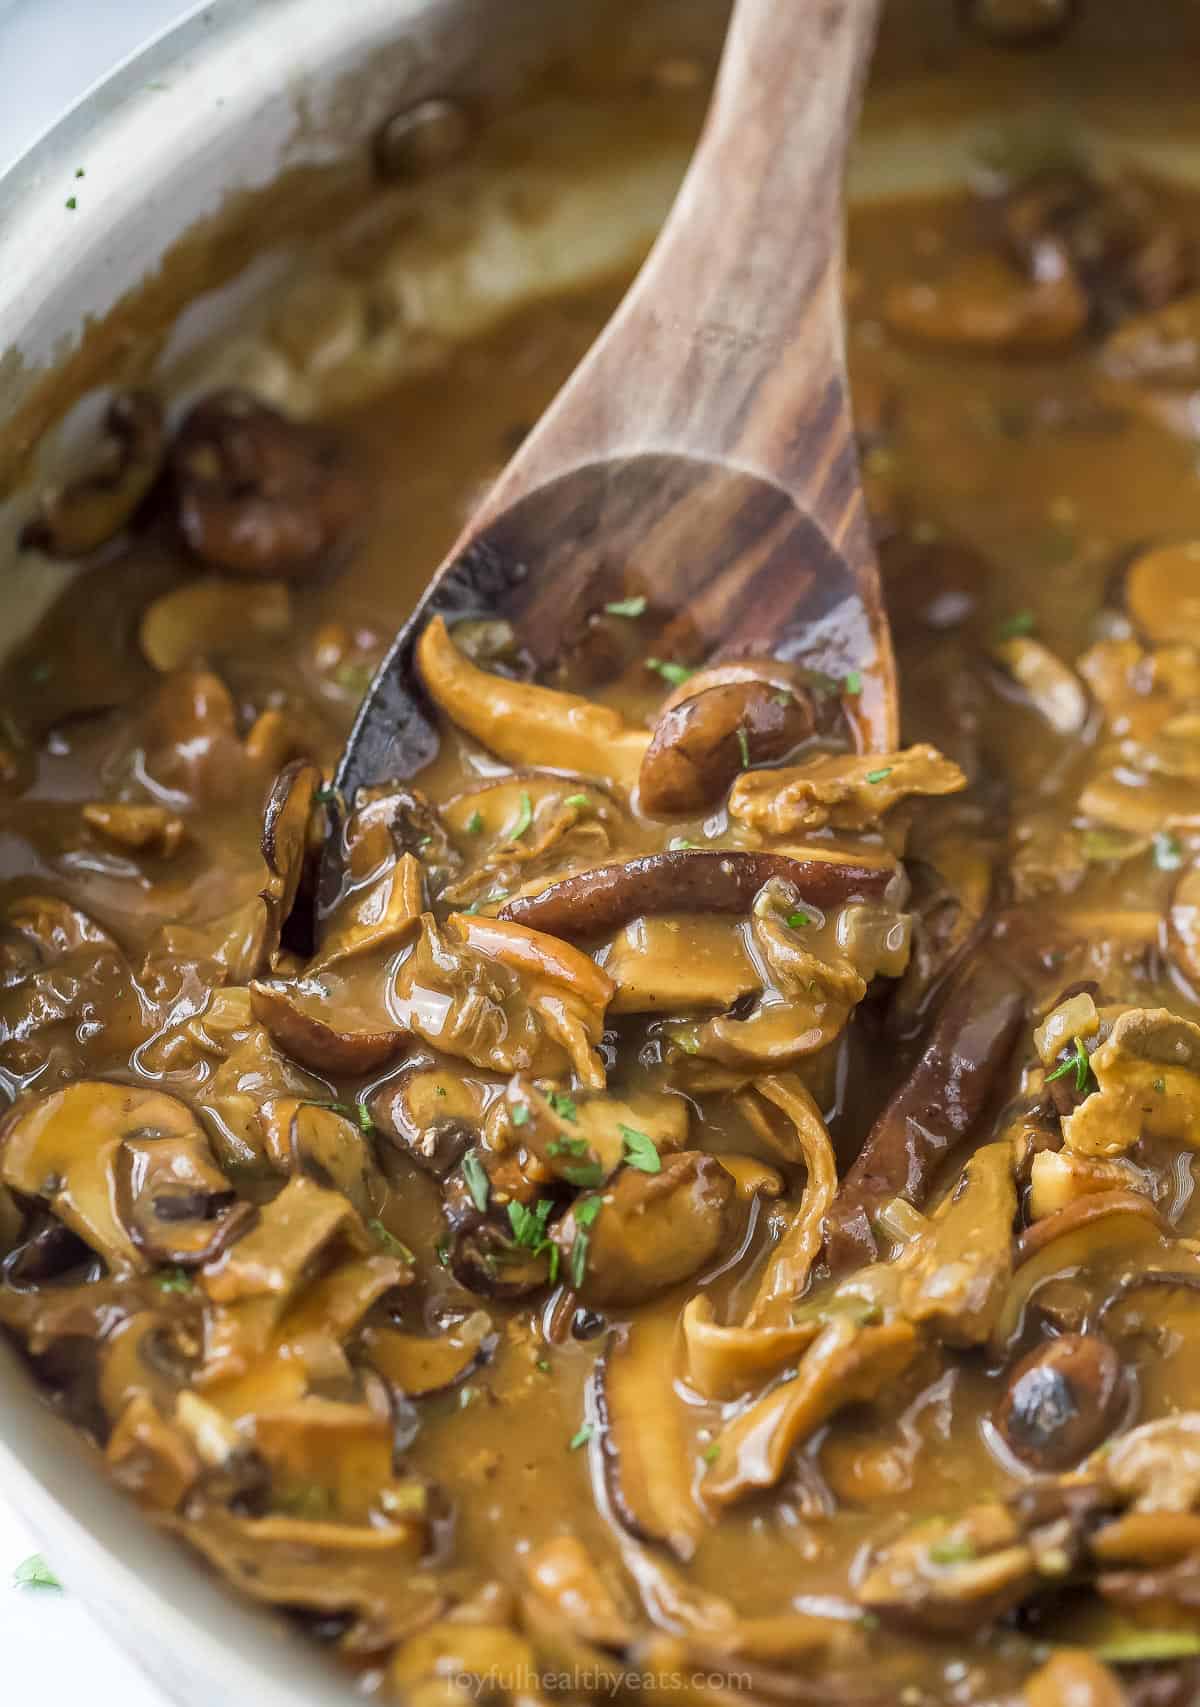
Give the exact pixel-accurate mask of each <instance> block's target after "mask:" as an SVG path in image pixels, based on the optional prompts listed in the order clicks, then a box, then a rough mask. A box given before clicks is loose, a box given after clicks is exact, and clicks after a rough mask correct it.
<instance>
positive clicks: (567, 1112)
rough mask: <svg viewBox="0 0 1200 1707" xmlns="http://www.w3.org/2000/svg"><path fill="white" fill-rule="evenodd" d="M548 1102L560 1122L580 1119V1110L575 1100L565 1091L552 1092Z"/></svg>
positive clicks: (547, 1099)
mask: <svg viewBox="0 0 1200 1707" xmlns="http://www.w3.org/2000/svg"><path fill="white" fill-rule="evenodd" d="M546 1101H547V1102H548V1103H549V1104H550V1107H551V1108H552V1109H553V1110H554V1112H555V1114H557V1115H558V1117H559V1119H560V1120H578V1119H579V1109H578V1108H577V1107H576V1105H575V1098H574V1097H569V1096H568V1095H567V1094H566V1092H565V1091H551V1092H550V1095H549V1096H548V1097H547V1098H546Z"/></svg>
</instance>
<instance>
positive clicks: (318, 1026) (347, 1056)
mask: <svg viewBox="0 0 1200 1707" xmlns="http://www.w3.org/2000/svg"><path fill="white" fill-rule="evenodd" d="M250 1011H251V1012H252V1013H253V1015H254V1017H255V1019H256V1020H257V1021H258V1022H259V1024H260V1025H262V1026H265V1028H266V1030H267V1031H268V1032H269V1033H270V1035H271V1038H272V1039H273V1041H274V1042H275V1043H277V1044H278V1045H279V1047H280V1049H282V1050H283V1052H284V1054H285V1055H290V1056H291V1058H292V1060H293V1061H298V1062H299V1063H300V1065H301V1066H302V1067H310V1068H311V1069H312V1070H313V1072H316V1073H329V1074H331V1075H332V1076H333V1077H334V1078H348V1077H357V1076H361V1075H363V1074H366V1073H373V1072H374V1071H375V1069H376V1068H377V1067H382V1066H383V1065H384V1063H385V1062H387V1061H390V1060H391V1059H392V1057H393V1056H394V1055H397V1054H399V1052H400V1050H401V1049H402V1048H403V1047H404V1044H405V1040H406V1039H407V1037H408V1033H407V1032H406V1031H405V1030H404V1029H403V1027H400V1026H389V1025H386V1024H383V1023H381V1022H380V1020H379V1019H378V1018H377V1017H375V1016H373V1015H370V1014H364V1013H362V1012H361V1011H359V1010H356V1009H355V1008H354V1007H353V1006H351V1005H349V1004H347V1003H346V1002H345V1001H344V1000H333V1001H331V1000H330V999H329V997H328V995H327V994H326V991H325V989H324V987H323V986H321V985H317V984H313V983H309V982H307V981H306V980H305V979H302V978H301V979H297V980H295V981H294V982H290V983H289V982H284V981H283V980H282V979H271V980H266V979H263V980H255V981H254V982H253V983H252V984H251V985H250Z"/></svg>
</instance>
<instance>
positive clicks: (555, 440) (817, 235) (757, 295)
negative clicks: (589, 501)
mask: <svg viewBox="0 0 1200 1707" xmlns="http://www.w3.org/2000/svg"><path fill="white" fill-rule="evenodd" d="M878 12H879V0H738V4H737V6H736V9H735V12H734V16H733V21H732V23H731V25H730V31H729V37H728V40H727V43H726V47H725V53H724V57H723V60H722V64H721V70H720V74H719V77H718V81H717V87H716V92H715V95H714V98H713V103H712V106H711V108H710V112H709V117H708V121H707V124H706V126H705V131H704V135H703V137H702V139H701V142H700V145H699V147H698V149H697V151H696V155H695V158H694V160H693V162H692V164H691V167H690V169H689V171H688V174H687V177H686V178H685V180H684V183H683V186H682V188H681V190H680V192H679V196H678V198H677V200H676V203H675V206H674V209H673V210H672V213H671V216H670V218H669V219H668V221H667V224H666V226H665V227H664V229H663V231H662V234H661V235H660V237H659V240H658V242H657V244H656V245H655V248H654V250H653V251H652V253H651V255H650V258H649V259H648V261H647V262H646V265H645V266H644V267H643V269H642V271H641V273H640V274H639V276H638V279H637V281H636V283H635V284H634V286H633V288H632V289H631V291H630V292H629V294H628V296H627V297H626V298H625V301H624V302H623V303H622V305H621V307H620V308H619V310H618V311H617V314H616V315H615V317H614V319H613V320H612V321H611V322H610V324H609V326H608V328H607V329H606V331H605V332H604V334H603V335H602V336H601V338H600V340H599V341H598V343H597V344H596V345H595V346H594V347H593V349H592V350H591V351H590V353H589V354H588V356H587V357H586V359H585V360H584V362H583V363H582V364H581V366H580V367H579V369H578V370H577V372H576V373H575V375H574V376H573V378H572V380H571V381H570V383H569V384H568V385H567V386H566V388H565V389H564V390H563V392H562V393H561V394H560V396H559V398H558V399H557V401H556V402H555V404H554V405H553V406H552V408H551V409H550V410H549V411H548V413H547V414H546V416H545V417H544V418H543V420H542V422H541V424H540V425H539V427H538V429H537V430H536V431H535V433H534V434H532V435H531V437H530V439H529V440H527V441H526V445H525V446H524V447H523V449H522V451H521V452H520V453H519V454H518V456H517V457H516V459H515V460H514V462H513V464H512V465H511V466H510V468H509V470H508V471H507V474H506V476H505V477H504V478H503V479H502V480H501V482H500V484H499V486H498V487H497V489H496V490H495V492H494V493H493V494H492V495H491V500H490V501H489V502H488V503H487V504H486V505H485V510H486V511H490V512H492V513H493V514H494V513H496V512H498V511H499V510H501V509H504V508H507V507H508V506H510V505H511V504H513V503H514V502H515V501H517V500H518V499H519V498H520V497H522V496H523V495H524V494H525V493H526V492H528V491H530V490H532V489H533V488H534V487H536V486H538V485H541V484H543V483H544V482H546V481H547V480H550V479H553V478H554V477H555V476H556V475H559V474H562V473H565V472H567V471H568V470H569V469H571V468H573V467H578V466H579V465H580V464H581V463H586V462H591V461H599V460H602V459H606V458H611V457H615V456H625V455H636V454H638V453H643V452H667V453H672V454H675V455H684V456H695V457H698V458H701V459H704V460H707V461H711V462H716V463H725V464H729V465H732V466H734V467H737V468H740V469H742V470H744V471H746V472H748V473H753V474H757V475H759V476H761V477H764V478H766V479H768V480H771V481H773V482H774V483H776V484H777V485H779V486H781V487H782V488H783V489H784V490H785V491H786V492H787V493H788V495H789V496H790V497H791V498H792V499H793V500H794V501H795V502H796V503H797V504H798V505H799V506H800V507H801V509H803V510H805V511H807V513H808V514H809V515H811V516H812V517H813V519H814V520H815V521H816V522H817V524H818V526H820V528H821V529H822V531H823V532H824V533H825V535H826V537H827V538H828V539H829V541H830V543H831V544H832V545H833V546H834V547H835V548H836V549H837V550H838V551H839V552H840V553H841V554H842V555H843V556H844V557H845V558H846V559H847V561H849V562H850V563H851V564H852V565H853V564H854V560H855V559H856V558H858V559H860V560H865V561H869V560H870V555H871V546H870V540H869V535H868V530H867V526H866V517H865V514H864V513H863V506H862V499H861V493H860V489H859V484H858V467H857V457H856V452H855V446H854V439H853V430H852V425H851V420H850V410H849V402H848V389H847V381H846V372H845V361H844V351H843V334H842V302H841V298H842V252H843V229H842V227H843V215H842V179H843V172H844V166H845V157H846V151H847V147H848V144H849V140H850V137H851V135H852V133H853V129H854V125H855V121H856V119H857V115H858V105H859V97H860V92H861V87H862V83H863V80H864V75H865V70H866V66H867V62H868V60H869V57H870V52H871V47H872V45H873V41H874V35H875V28H876V23H877V19H878ZM481 519H485V518H481Z"/></svg>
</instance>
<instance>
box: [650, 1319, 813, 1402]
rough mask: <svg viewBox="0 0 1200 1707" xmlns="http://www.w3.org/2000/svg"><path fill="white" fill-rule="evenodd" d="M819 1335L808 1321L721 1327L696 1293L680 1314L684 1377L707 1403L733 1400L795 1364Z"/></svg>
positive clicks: (810, 1321)
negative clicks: (686, 1373) (685, 1359)
mask: <svg viewBox="0 0 1200 1707" xmlns="http://www.w3.org/2000/svg"><path fill="white" fill-rule="evenodd" d="M820 1331H821V1330H820V1324H819V1323H818V1322H817V1321H816V1320H815V1319H812V1318H810V1319H809V1320H807V1321H804V1322H799V1323H796V1324H795V1325H781V1326H779V1327H745V1326H742V1325H740V1324H730V1325H728V1326H725V1325H723V1324H721V1323H719V1322H718V1321H717V1319H716V1316H715V1314H714V1311H713V1306H712V1301H711V1300H710V1299H709V1298H707V1297H706V1296H705V1295H704V1294H703V1293H698V1294H697V1295H696V1297H695V1298H690V1299H689V1300H688V1302H687V1304H686V1306H685V1308H684V1312H683V1337H684V1344H685V1345H686V1347H687V1369H688V1379H689V1381H690V1382H691V1385H692V1386H693V1387H694V1388H695V1389H696V1391H697V1392H698V1393H700V1394H702V1395H703V1397H704V1398H706V1399H735V1398H737V1397H738V1396H739V1395H740V1394H742V1393H749V1392H752V1391H754V1390H755V1389H756V1388H759V1387H761V1386H762V1385H763V1383H764V1382H765V1381H767V1380H768V1379H769V1377H770V1376H772V1375H776V1374H778V1372H779V1371H780V1370H781V1369H785V1368H787V1366H788V1365H789V1364H792V1363H795V1362H797V1361H798V1359H799V1358H800V1356H801V1354H802V1353H803V1352H805V1351H807V1349H808V1347H809V1346H810V1345H811V1344H812V1342H813V1340H814V1339H816V1337H817V1335H818V1333H819V1332H820Z"/></svg>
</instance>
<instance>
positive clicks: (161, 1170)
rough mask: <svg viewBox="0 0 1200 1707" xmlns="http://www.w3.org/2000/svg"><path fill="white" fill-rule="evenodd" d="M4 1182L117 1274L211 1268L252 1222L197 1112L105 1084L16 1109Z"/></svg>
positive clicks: (0, 1160) (0, 1174) (87, 1083)
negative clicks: (167, 1266)
mask: <svg viewBox="0 0 1200 1707" xmlns="http://www.w3.org/2000/svg"><path fill="white" fill-rule="evenodd" d="M0 1182H3V1183H4V1184H5V1185H8V1186H11V1187H12V1188H13V1189H14V1190H16V1191H20V1192H24V1193H25V1194H26V1195H27V1196H29V1197H34V1198H38V1199H40V1200H41V1201H42V1202H44V1203H46V1204H48V1205H49V1207H50V1208H51V1209H52V1210H53V1211H54V1213H55V1215H56V1216H58V1218H59V1219H60V1220H61V1221H62V1222H64V1223H65V1225H66V1226H68V1227H70V1228H71V1229H72V1231H73V1232H76V1233H78V1234H79V1236H80V1238H81V1239H83V1240H84V1241H85V1243H87V1244H88V1245H90V1246H91V1248H92V1249H93V1250H94V1251H96V1252H97V1253H98V1254H99V1255H100V1256H102V1257H103V1258H104V1260H105V1261H106V1262H107V1263H108V1265H109V1267H110V1268H111V1269H112V1270H113V1271H114V1272H115V1273H118V1274H120V1273H127V1272H129V1271H130V1270H134V1271H136V1270H140V1269H145V1268H146V1267H148V1266H149V1265H150V1263H151V1262H170V1263H179V1264H182V1263H200V1262H204V1261H206V1260H207V1259H208V1258H209V1257H210V1256H211V1255H215V1254H216V1252H218V1251H219V1250H220V1249H221V1248H222V1247H223V1245H225V1244H226V1243H227V1242H228V1240H229V1238H230V1237H231V1236H232V1235H233V1233H234V1232H236V1231H238V1230H239V1229H241V1228H244V1226H245V1224H246V1207H247V1206H245V1205H241V1204H239V1203H238V1202H237V1200H236V1198H235V1196H234V1193H233V1189H232V1187H231V1186H230V1184H229V1182H228V1180H227V1179H225V1177H224V1176H223V1175H222V1174H221V1173H219V1172H218V1171H217V1169H216V1168H215V1167H214V1166H213V1163H212V1159H211V1154H210V1152H209V1148H208V1141H207V1139H206V1138H205V1137H204V1134H203V1130H202V1128H201V1127H200V1126H199V1125H198V1123H197V1121H196V1117H195V1116H194V1115H193V1114H192V1112H191V1110H190V1109H189V1108H188V1107H187V1106H186V1105H185V1104H184V1103H182V1102H179V1101H178V1100H177V1099H176V1098H175V1097H171V1096H166V1095H165V1094H164V1093H163V1092H161V1091H148V1090H140V1089H137V1088H135V1087H133V1086H129V1085H116V1084H109V1083H107V1082H105V1081H103V1080H84V1081H81V1082H79V1083H76V1084H72V1085H67V1086H66V1087H65V1088H64V1089H63V1090H60V1091H49V1092H47V1093H45V1094H44V1095H42V1096H35V1097H26V1098H23V1099H22V1100H21V1101H19V1102H18V1103H16V1104H15V1105H14V1107H13V1108H12V1109H11V1110H10V1112H9V1114H8V1115H7V1117H6V1119H5V1120H4V1123H3V1125H2V1126H0Z"/></svg>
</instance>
